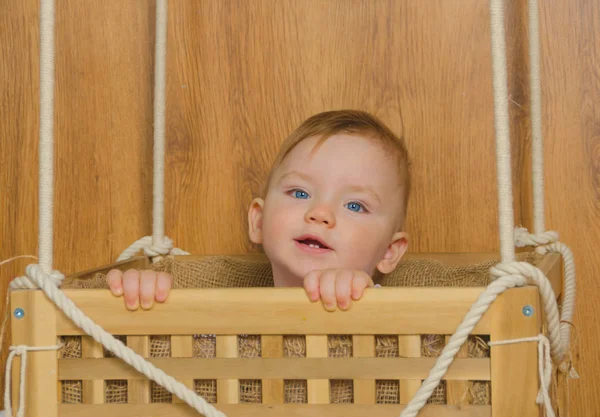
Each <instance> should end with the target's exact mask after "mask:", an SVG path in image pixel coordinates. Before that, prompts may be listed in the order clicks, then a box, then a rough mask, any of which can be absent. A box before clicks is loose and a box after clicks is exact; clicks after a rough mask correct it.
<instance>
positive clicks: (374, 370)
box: [58, 357, 490, 381]
mask: <svg viewBox="0 0 600 417" xmlns="http://www.w3.org/2000/svg"><path fill="white" fill-rule="evenodd" d="M435 359H436V358H410V359H407V358H335V360H333V359H330V358H323V357H321V358H319V357H312V358H309V357H307V358H235V357H231V358H149V359H148V362H150V363H152V364H154V365H155V366H157V367H158V368H160V369H163V370H164V371H165V372H167V373H168V374H169V375H172V376H173V377H175V378H178V379H179V378H181V379H190V378H195V379H198V378H201V379H223V378H237V379H264V378H266V379H282V378H286V379H308V378H317V377H321V378H325V377H326V378H328V379H355V378H364V379H422V378H425V377H426V376H427V375H428V373H429V370H430V369H431V367H432V366H433V365H434V364H435ZM489 366H490V359H489V358H470V359H457V360H455V361H454V362H453V363H452V365H450V368H449V369H448V373H447V374H446V376H445V377H447V378H449V379H455V380H469V379H475V380H480V381H489V380H490V369H489ZM58 378H59V380H72V379H81V380H93V379H100V378H103V379H140V378H145V376H143V375H142V374H140V373H138V372H137V371H136V370H135V369H133V368H132V367H131V366H129V365H127V364H126V363H125V362H123V361H122V360H121V359H117V358H107V359H59V361H58Z"/></svg>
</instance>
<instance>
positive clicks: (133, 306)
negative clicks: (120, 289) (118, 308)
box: [127, 302, 138, 310]
mask: <svg viewBox="0 0 600 417" xmlns="http://www.w3.org/2000/svg"><path fill="white" fill-rule="evenodd" d="M127 308H128V309H130V310H136V309H137V308H138V303H135V302H134V303H131V302H127Z"/></svg>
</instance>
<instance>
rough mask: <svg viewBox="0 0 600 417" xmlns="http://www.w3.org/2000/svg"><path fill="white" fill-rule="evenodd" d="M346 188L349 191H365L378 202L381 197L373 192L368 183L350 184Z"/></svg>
mask: <svg viewBox="0 0 600 417" xmlns="http://www.w3.org/2000/svg"><path fill="white" fill-rule="evenodd" d="M348 190H349V191H351V192H358V193H367V194H369V195H370V196H371V197H373V198H374V199H375V200H377V202H378V203H379V204H382V203H381V198H379V195H378V194H377V193H376V192H375V190H374V189H373V188H372V187H369V186H368V185H365V186H362V185H351V186H349V187H348Z"/></svg>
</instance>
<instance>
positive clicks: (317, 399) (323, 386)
mask: <svg viewBox="0 0 600 417" xmlns="http://www.w3.org/2000/svg"><path fill="white" fill-rule="evenodd" d="M328 356H329V349H328V342H327V336H326V335H318V336H314V335H312V336H311V335H309V336H306V357H307V358H327V357H328ZM290 359H292V358H290ZM306 368H310V369H312V370H316V369H317V368H316V367H315V366H312V367H308V366H306ZM306 386H307V398H308V403H309V404H328V403H329V396H330V389H329V379H307V381H306Z"/></svg>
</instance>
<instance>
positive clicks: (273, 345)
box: [253, 336, 285, 404]
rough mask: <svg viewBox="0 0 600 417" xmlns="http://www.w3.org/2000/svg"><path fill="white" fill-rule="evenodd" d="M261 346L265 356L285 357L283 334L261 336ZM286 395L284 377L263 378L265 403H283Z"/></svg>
mask: <svg viewBox="0 0 600 417" xmlns="http://www.w3.org/2000/svg"><path fill="white" fill-rule="evenodd" d="M260 346H261V351H262V357H263V358H283V336H261V342H260ZM253 375H256V376H255V378H260V376H258V374H253ZM284 397H285V395H284V384H283V379H273V378H270V379H264V378H263V379H262V398H263V401H262V402H263V404H283V402H284Z"/></svg>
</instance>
